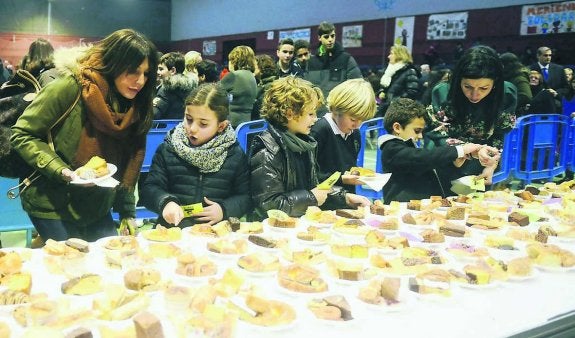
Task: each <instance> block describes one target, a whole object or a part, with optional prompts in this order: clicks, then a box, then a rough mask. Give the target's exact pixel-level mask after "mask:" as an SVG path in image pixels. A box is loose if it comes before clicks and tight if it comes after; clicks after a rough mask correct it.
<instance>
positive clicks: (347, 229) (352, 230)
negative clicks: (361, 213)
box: [332, 218, 369, 235]
mask: <svg viewBox="0 0 575 338" xmlns="http://www.w3.org/2000/svg"><path fill="white" fill-rule="evenodd" d="M332 229H333V230H334V231H337V232H340V233H342V234H348V235H365V234H366V233H367V232H368V231H369V228H368V227H366V226H365V223H363V221H361V220H359V219H347V218H340V219H338V220H337V222H335V224H334V225H333V227H332Z"/></svg>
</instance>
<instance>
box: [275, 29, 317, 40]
mask: <svg viewBox="0 0 575 338" xmlns="http://www.w3.org/2000/svg"><path fill="white" fill-rule="evenodd" d="M310 36H311V29H309V28H302V29H292V30H289V31H280V33H279V41H281V40H283V39H287V38H290V39H292V40H293V41H295V40H305V41H307V42H309V41H310Z"/></svg>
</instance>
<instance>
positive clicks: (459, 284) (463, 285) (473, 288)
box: [453, 280, 500, 290]
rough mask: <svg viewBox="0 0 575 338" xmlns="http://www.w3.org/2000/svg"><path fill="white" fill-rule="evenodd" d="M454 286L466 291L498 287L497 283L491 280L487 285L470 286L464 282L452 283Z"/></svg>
mask: <svg viewBox="0 0 575 338" xmlns="http://www.w3.org/2000/svg"><path fill="white" fill-rule="evenodd" d="M453 283H454V284H455V285H457V286H460V287H462V288H466V289H472V290H484V289H493V288H496V287H498V286H499V285H500V284H499V281H496V280H492V281H490V282H489V283H487V284H471V283H465V282H453Z"/></svg>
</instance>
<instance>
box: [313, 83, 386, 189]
mask: <svg viewBox="0 0 575 338" xmlns="http://www.w3.org/2000/svg"><path fill="white" fill-rule="evenodd" d="M327 105H328V108H329V111H330V112H329V113H327V114H325V115H324V116H323V117H322V118H321V119H319V120H318V121H317V122H316V123H315V124H314V125H313V127H312V128H311V133H310V135H311V136H312V137H313V138H314V139H315V140H316V141H317V163H318V165H319V180H320V181H323V180H325V179H326V178H328V177H329V176H330V175H331V174H333V173H334V172H336V171H339V172H341V173H345V172H346V171H349V170H350V169H351V167H354V166H355V165H356V163H357V156H358V155H359V148H360V145H361V139H360V135H359V130H358V128H359V126H360V125H361V123H362V122H363V121H365V120H369V119H371V118H373V116H374V114H375V110H376V104H375V94H374V92H373V88H372V86H371V84H370V83H369V82H367V81H365V80H364V79H351V80H347V81H345V82H342V83H340V84H338V85H337V86H336V87H335V88H334V89H332V90H331V91H330V92H329V95H328V97H327ZM357 178H358V176H357V175H350V174H345V175H342V177H341V178H340V180H339V181H338V182H337V184H338V185H342V186H343V187H344V188H345V190H347V191H348V192H350V193H354V192H355V185H359V184H361V182H359V181H358V180H357Z"/></svg>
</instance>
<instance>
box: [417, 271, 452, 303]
mask: <svg viewBox="0 0 575 338" xmlns="http://www.w3.org/2000/svg"><path fill="white" fill-rule="evenodd" d="M450 281H451V274H450V273H449V272H447V271H445V270H441V269H433V270H430V271H427V272H424V273H420V274H418V275H416V276H415V277H410V278H409V289H410V290H411V291H413V292H417V293H420V294H437V295H440V296H444V297H449V296H451V283H450Z"/></svg>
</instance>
